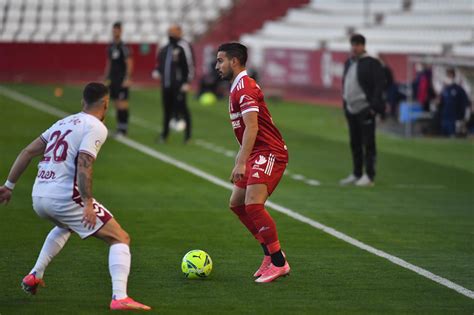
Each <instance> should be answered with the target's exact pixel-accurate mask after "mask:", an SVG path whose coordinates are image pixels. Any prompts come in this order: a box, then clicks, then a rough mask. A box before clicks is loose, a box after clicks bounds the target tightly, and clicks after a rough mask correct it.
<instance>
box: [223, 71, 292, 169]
mask: <svg viewBox="0 0 474 315" xmlns="http://www.w3.org/2000/svg"><path fill="white" fill-rule="evenodd" d="M251 111H255V112H258V132H257V138H256V139H255V144H254V147H253V149H252V153H251V156H252V155H254V154H256V153H265V152H271V153H272V154H274V155H275V157H276V158H277V159H278V160H280V161H282V162H288V151H287V149H286V145H285V142H284V141H283V138H282V136H281V134H280V132H279V131H278V129H277V128H276V126H275V125H274V124H273V120H272V116H271V115H270V112H269V111H268V107H267V104H265V100H264V97H263V93H262V90H260V87H259V86H258V84H257V83H256V82H255V80H253V79H252V78H250V77H249V76H248V75H247V71H242V72H241V73H239V75H238V76H237V77H236V78H235V80H234V82H233V83H232V87H231V89H230V96H229V114H230V120H231V121H232V128H233V129H234V134H235V137H236V138H237V141H238V142H239V144H240V145H242V138H243V135H244V130H245V123H244V120H243V118H242V115H244V114H245V113H248V112H251Z"/></svg>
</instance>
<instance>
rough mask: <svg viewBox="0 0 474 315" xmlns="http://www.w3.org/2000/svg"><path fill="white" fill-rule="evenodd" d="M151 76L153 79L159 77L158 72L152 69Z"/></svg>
mask: <svg viewBox="0 0 474 315" xmlns="http://www.w3.org/2000/svg"><path fill="white" fill-rule="evenodd" d="M151 77H152V78H153V79H155V80H158V79H159V78H160V72H158V70H153V71H152V72H151Z"/></svg>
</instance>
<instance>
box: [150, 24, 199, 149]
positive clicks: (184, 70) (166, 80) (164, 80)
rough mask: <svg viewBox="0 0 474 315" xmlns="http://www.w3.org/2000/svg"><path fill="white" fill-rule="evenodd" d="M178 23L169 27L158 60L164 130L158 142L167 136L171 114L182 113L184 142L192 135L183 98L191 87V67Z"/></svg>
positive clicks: (189, 115)
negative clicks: (167, 39) (181, 42)
mask: <svg viewBox="0 0 474 315" xmlns="http://www.w3.org/2000/svg"><path fill="white" fill-rule="evenodd" d="M181 33H182V32H181V27H180V26H179V25H172V26H171V27H170V29H169V31H168V35H169V43H168V44H167V45H166V46H164V47H163V48H162V49H161V50H160V52H159V54H158V60H157V64H158V67H157V71H158V73H159V76H160V78H161V85H162V100H163V130H162V133H161V135H160V142H166V140H167V139H168V136H169V124H170V121H171V119H172V118H175V117H177V116H178V115H179V116H182V118H184V121H185V123H186V129H185V132H184V142H185V143H187V142H188V141H189V140H190V139H191V114H190V112H189V109H188V105H187V101H186V93H187V92H188V91H189V88H190V81H191V76H192V74H193V71H194V70H193V69H190V66H189V63H188V58H189V57H187V55H186V51H185V48H183V46H182V45H181V44H180V40H181Z"/></svg>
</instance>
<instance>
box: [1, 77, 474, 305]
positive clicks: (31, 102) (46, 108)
mask: <svg viewBox="0 0 474 315" xmlns="http://www.w3.org/2000/svg"><path fill="white" fill-rule="evenodd" d="M0 93H2V94H3V95H5V96H8V97H10V98H11V99H13V100H16V101H18V102H20V103H23V104H24V105H27V106H30V107H32V108H35V109H38V110H40V111H42V112H45V113H48V114H51V115H53V116H56V117H58V118H62V117H64V116H67V115H69V113H66V112H63V111H61V110H58V109H56V108H54V107H53V106H51V105H48V104H45V103H42V102H40V101H37V100H35V99H33V98H31V97H29V96H26V95H23V94H20V93H18V92H15V91H13V90H10V89H8V88H6V87H3V86H0ZM116 141H118V142H120V143H122V144H124V145H126V146H128V147H130V148H133V149H135V150H137V151H139V152H142V153H144V154H146V155H148V156H151V157H154V158H156V159H158V160H160V161H162V162H165V163H168V164H171V165H173V166H175V167H177V168H180V169H182V170H184V171H187V172H189V173H191V174H194V175H196V176H198V177H200V178H202V179H205V180H207V181H209V182H211V183H213V184H215V185H217V186H221V187H223V188H226V189H228V190H232V185H231V184H230V183H228V182H226V181H224V180H222V179H220V178H218V177H216V176H214V175H211V174H209V173H207V172H204V171H202V170H200V169H198V168H196V167H194V166H191V165H189V164H187V163H184V162H182V161H179V160H177V159H174V158H172V157H170V156H168V155H166V154H163V153H161V152H158V151H157V150H155V149H153V148H150V147H148V146H146V145H143V144H141V143H139V142H137V141H135V140H132V139H130V138H126V137H119V138H117V139H116ZM266 205H267V206H268V207H270V208H272V209H274V210H275V211H277V212H280V213H283V214H285V215H287V216H289V217H291V218H293V219H295V220H297V221H299V222H302V223H306V224H308V225H310V226H312V227H314V228H316V229H318V230H321V231H323V232H325V233H327V234H329V235H332V236H334V237H336V238H338V239H340V240H342V241H344V242H346V243H349V244H351V245H353V246H355V247H357V248H360V249H362V250H365V251H367V252H369V253H371V254H374V255H376V256H379V257H382V258H384V259H387V260H388V261H390V262H392V263H394V264H396V265H398V266H400V267H403V268H405V269H408V270H411V271H413V272H415V273H417V274H419V275H421V276H423V277H425V278H427V279H429V280H432V281H434V282H436V283H438V284H441V285H443V286H445V287H447V288H450V289H452V290H454V291H456V292H458V293H460V294H462V295H464V296H466V297H468V298H470V299H473V300H474V292H473V291H471V290H469V289H467V288H465V287H463V286H460V285H459V284H456V283H454V282H452V281H450V280H448V279H446V278H443V277H441V276H438V275H436V274H434V273H432V272H430V271H428V270H426V269H423V268H421V267H418V266H416V265H413V264H411V263H409V262H407V261H405V260H403V259H401V258H399V257H396V256H393V255H390V254H388V253H386V252H384V251H382V250H379V249H377V248H375V247H372V246H370V245H367V244H365V243H363V242H361V241H359V240H357V239H355V238H352V237H350V236H348V235H346V234H344V233H342V232H339V231H337V230H335V229H333V228H331V227H329V226H327V225H324V224H322V223H320V222H318V221H316V220H313V219H310V218H308V217H306V216H304V215H302V214H300V213H298V212H296V211H294V210H292V209H290V208H286V207H284V206H281V205H279V204H277V203H274V202H272V201H267V203H266Z"/></svg>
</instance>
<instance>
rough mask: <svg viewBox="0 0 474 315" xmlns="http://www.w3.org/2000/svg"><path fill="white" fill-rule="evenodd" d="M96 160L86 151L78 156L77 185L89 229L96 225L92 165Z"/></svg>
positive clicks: (84, 220) (85, 221)
mask: <svg viewBox="0 0 474 315" xmlns="http://www.w3.org/2000/svg"><path fill="white" fill-rule="evenodd" d="M94 161H95V159H94V157H92V156H91V155H90V154H88V153H85V152H80V153H79V156H78V158H77V186H78V189H79V193H80V194H81V199H82V202H83V203H84V217H83V219H82V220H83V222H84V226H86V227H89V229H91V228H94V227H95V221H96V216H95V213H94V206H93V199H92V173H93V169H92V166H93V164H94Z"/></svg>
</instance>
